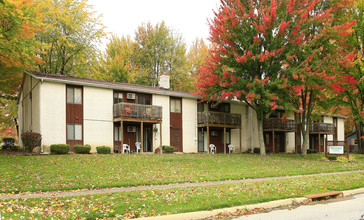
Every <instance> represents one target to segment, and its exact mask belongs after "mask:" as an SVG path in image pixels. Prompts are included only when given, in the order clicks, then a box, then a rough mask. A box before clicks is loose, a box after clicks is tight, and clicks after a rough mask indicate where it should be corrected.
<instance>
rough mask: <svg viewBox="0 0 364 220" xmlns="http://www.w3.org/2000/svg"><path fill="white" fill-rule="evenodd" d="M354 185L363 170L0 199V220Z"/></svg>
mask: <svg viewBox="0 0 364 220" xmlns="http://www.w3.org/2000/svg"><path fill="white" fill-rule="evenodd" d="M359 187H364V172H363V173H353V174H340V175H329V176H317V177H301V178H294V179H283V180H272V181H262V182H254V183H252V182H251V183H239V184H226V185H219V186H207V187H190V188H180V189H168V190H149V191H138V192H123V193H112V194H103V195H93V196H78V197H67V198H41V199H26V200H22V199H19V200H6V201H0V212H1V214H2V216H3V217H4V218H5V219H21V218H22V217H24V218H28V217H32V218H31V219H34V218H36V219H78V218H81V219H96V218H99V219H104V218H112V219H114V218H116V219H125V218H134V217H139V216H154V215H164V214H174V213H183V212H192V211H199V210H211V209H217V208H223V207H231V206H237V205H245V204H252V203H259V202H266V201H271V200H277V199H284V198H295V197H301V196H303V195H306V194H312V193H318V192H325V191H331V190H345V189H354V188H359Z"/></svg>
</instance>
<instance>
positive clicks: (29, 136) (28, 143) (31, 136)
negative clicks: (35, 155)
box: [21, 132, 42, 152]
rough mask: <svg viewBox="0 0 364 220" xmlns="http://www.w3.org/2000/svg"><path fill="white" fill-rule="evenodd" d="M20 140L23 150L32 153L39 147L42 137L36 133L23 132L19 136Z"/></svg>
mask: <svg viewBox="0 0 364 220" xmlns="http://www.w3.org/2000/svg"><path fill="white" fill-rule="evenodd" d="M21 140H22V141H23V145H24V148H25V150H27V151H28V152H32V151H33V149H34V148H35V147H37V146H40V144H41V141H42V135H41V134H39V133H36V132H25V133H23V134H22V135H21Z"/></svg>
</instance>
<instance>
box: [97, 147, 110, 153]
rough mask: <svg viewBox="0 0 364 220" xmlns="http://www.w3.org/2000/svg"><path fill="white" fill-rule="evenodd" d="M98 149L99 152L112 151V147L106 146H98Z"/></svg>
mask: <svg viewBox="0 0 364 220" xmlns="http://www.w3.org/2000/svg"><path fill="white" fill-rule="evenodd" d="M96 151H97V153H98V154H109V153H110V152H111V148H110V147H106V146H99V147H96Z"/></svg>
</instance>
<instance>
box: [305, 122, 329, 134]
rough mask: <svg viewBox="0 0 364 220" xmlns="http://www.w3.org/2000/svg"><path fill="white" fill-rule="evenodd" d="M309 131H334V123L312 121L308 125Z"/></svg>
mask: <svg viewBox="0 0 364 220" xmlns="http://www.w3.org/2000/svg"><path fill="white" fill-rule="evenodd" d="M310 133H334V124H330V123H323V122H313V123H311V126H310Z"/></svg>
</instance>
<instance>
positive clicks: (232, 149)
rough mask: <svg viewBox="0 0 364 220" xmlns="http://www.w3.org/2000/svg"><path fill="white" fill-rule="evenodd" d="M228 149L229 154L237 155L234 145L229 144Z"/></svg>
mask: <svg viewBox="0 0 364 220" xmlns="http://www.w3.org/2000/svg"><path fill="white" fill-rule="evenodd" d="M228 148H229V154H230V152H234V153H235V147H234V146H233V145H232V144H229V145H228Z"/></svg>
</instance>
